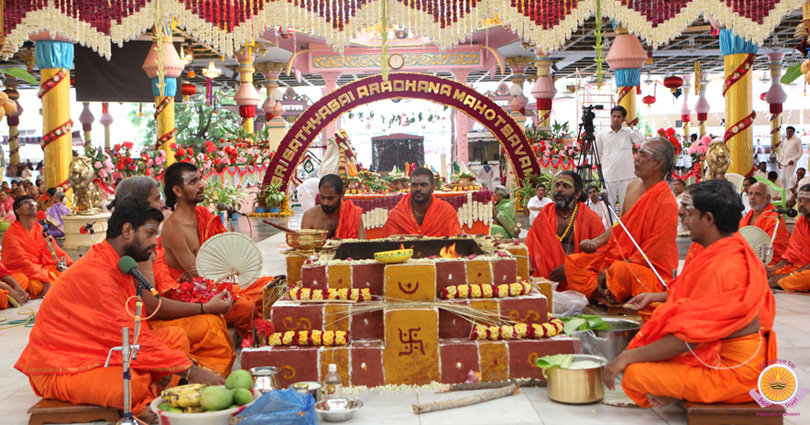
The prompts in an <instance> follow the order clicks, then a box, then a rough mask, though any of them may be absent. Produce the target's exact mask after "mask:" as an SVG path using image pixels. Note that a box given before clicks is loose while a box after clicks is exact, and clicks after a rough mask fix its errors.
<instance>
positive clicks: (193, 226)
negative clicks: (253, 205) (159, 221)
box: [152, 162, 272, 338]
mask: <svg viewBox="0 0 810 425" xmlns="http://www.w3.org/2000/svg"><path fill="white" fill-rule="evenodd" d="M163 181H164V186H163V194H164V195H165V197H166V205H168V206H169V207H171V208H174V212H173V213H172V215H171V216H170V217H169V218H167V219H166V222H165V223H164V225H163V233H162V234H161V236H160V240H159V242H158V249H157V250H156V254H157V259H156V260H155V262H154V264H153V265H152V268H153V272H154V276H155V288H156V289H157V290H158V291H159V292H160V293H166V292H168V291H171V290H174V289H177V288H179V287H180V283H181V282H190V281H192V280H193V279H195V278H198V277H200V275H199V273H197V266H196V260H197V251H198V250H199V249H200V246H202V244H203V243H205V241H206V240H208V239H209V238H211V237H213V236H216V235H218V234H220V233H224V232H225V231H226V230H225V226H223V225H222V220H221V219H220V217H219V216H218V215H214V214H212V213H211V212H210V211H208V209H207V208H205V207H204V206H201V205H197V204H199V203H201V202H203V201H205V186H206V183H205V180H203V177H202V174H200V171H199V170H198V169H197V167H196V166H194V165H193V164H189V163H188V162H176V163H174V164H172V165H170V166H169V167H168V168H166V172H165V173H164V177H163ZM270 280H272V278H268V277H262V278H259V279H258V280H256V282H253V284H251V285H250V286H247V287H244V288H241V289H239V290H238V291H237V292H236V293H235V294H234V295H235V296H236V297H237V298H236V301H234V303H233V306H232V307H231V309H230V311H228V313H226V314H225V320H226V321H227V322H228V323H233V325H234V328H236V330H237V332H239V335H241V336H242V338H247V336H248V335H249V334H250V332H251V331H252V329H253V321H254V320H255V319H260V318H262V288H264V286H265V285H267V283H269V282H270ZM201 312H204V311H201Z"/></svg>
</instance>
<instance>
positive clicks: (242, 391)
mask: <svg viewBox="0 0 810 425" xmlns="http://www.w3.org/2000/svg"><path fill="white" fill-rule="evenodd" d="M225 384H226V386H224V387H223V386H219V385H217V386H206V385H203V384H189V385H181V386H179V387H174V388H169V389H166V390H163V392H162V393H160V396H161V397H162V398H163V400H164V402H163V403H161V404H160V407H159V408H160V410H162V411H165V412H169V413H202V412H214V411H218V410H225V409H230V408H235V407H239V406H243V405H245V404H248V403H251V402H252V401H253V392H252V391H251V388H253V377H252V376H251V375H250V372H248V371H246V370H243V369H239V370H235V371H234V372H233V373H231V374H230V375H229V376H228V378H227V379H226V381H225Z"/></svg>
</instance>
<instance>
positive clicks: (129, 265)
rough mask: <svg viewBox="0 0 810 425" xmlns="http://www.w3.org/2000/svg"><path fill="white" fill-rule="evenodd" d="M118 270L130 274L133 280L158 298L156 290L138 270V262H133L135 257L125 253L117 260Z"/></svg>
mask: <svg viewBox="0 0 810 425" xmlns="http://www.w3.org/2000/svg"><path fill="white" fill-rule="evenodd" d="M118 270H121V273H124V274H130V275H132V277H134V278H135V280H137V281H138V284H139V285H140V286H141V288H143V289H146V290H147V291H149V292H151V293H152V295H154V296H155V298H160V294H159V293H158V291H157V290H156V289H155V288H153V287H152V285H151V284H150V283H149V281H148V280H146V278H145V277H143V275H142V274H141V272H140V271H139V270H138V263H137V262H135V259H134V258H132V257H130V256H129V255H125V256H123V257H121V259H120V260H118Z"/></svg>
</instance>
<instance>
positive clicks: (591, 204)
mask: <svg viewBox="0 0 810 425" xmlns="http://www.w3.org/2000/svg"><path fill="white" fill-rule="evenodd" d="M585 205H587V206H588V208H590V209H591V210H593V212H595V213H596V215H598V216H599V218H600V219H602V224H603V225H604V226H605V230H607V229H609V228H610V217H609V216H608V215H609V214H610V212H609V211H608V210H607V205H605V201H603V200H601V199H599V189H597V188H596V186H588V202H586V203H585Z"/></svg>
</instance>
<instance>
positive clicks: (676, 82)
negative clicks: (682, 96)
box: [664, 75, 683, 94]
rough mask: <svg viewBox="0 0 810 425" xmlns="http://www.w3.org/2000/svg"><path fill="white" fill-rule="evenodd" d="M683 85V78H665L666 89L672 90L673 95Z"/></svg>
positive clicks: (671, 76) (673, 76)
mask: <svg viewBox="0 0 810 425" xmlns="http://www.w3.org/2000/svg"><path fill="white" fill-rule="evenodd" d="M682 85H683V78H681V77H678V76H675V75H670V76H669V77H667V78H664V87H666V88H668V89H670V90H671V91H672V94H675V92H676V91H677V90H678V89H679V88H680V87H681V86H682Z"/></svg>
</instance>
